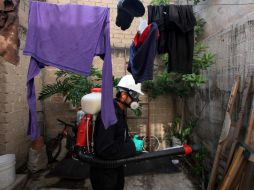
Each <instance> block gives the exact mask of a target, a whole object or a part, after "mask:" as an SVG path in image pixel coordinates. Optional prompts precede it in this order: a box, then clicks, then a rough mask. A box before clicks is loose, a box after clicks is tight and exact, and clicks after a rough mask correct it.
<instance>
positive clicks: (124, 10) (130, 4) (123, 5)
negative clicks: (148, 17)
mask: <svg viewBox="0 0 254 190" xmlns="http://www.w3.org/2000/svg"><path fill="white" fill-rule="evenodd" d="M144 14H145V7H144V5H143V4H142V2H141V1H139V0H120V1H119V2H118V5H117V17H116V25H117V26H118V27H121V29H122V30H126V29H128V28H129V27H130V25H131V23H132V21H133V19H134V17H141V16H143V15H144Z"/></svg>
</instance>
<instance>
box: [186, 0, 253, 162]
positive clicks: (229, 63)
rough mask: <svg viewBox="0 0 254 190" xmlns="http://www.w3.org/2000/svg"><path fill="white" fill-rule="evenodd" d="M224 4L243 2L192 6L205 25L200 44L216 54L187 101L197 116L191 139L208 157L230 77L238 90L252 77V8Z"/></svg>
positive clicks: (219, 0)
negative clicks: (237, 82) (238, 78)
mask: <svg viewBox="0 0 254 190" xmlns="http://www.w3.org/2000/svg"><path fill="white" fill-rule="evenodd" d="M225 3H226V4H229V3H233V4H241V3H246V1H237V0H235V1H223V0H215V1H205V2H201V3H200V4H206V5H202V6H196V7H195V12H197V13H198V15H200V17H201V18H204V19H205V20H206V22H207V24H206V26H205V35H204V36H203V42H204V43H205V44H206V45H207V46H208V47H209V51H211V52H212V53H214V54H215V55H216V63H215V64H214V65H213V66H211V67H210V68H209V69H208V70H207V71H203V74H204V75H205V76H206V78H207V80H208V81H207V83H206V84H205V85H204V86H203V87H202V89H201V90H200V91H198V92H197V93H196V95H195V97H194V98H191V99H189V100H188V111H189V113H190V114H192V115H197V116H200V122H199V125H200V126H199V128H197V129H196V135H195V139H196V141H199V142H202V143H203V144H204V145H205V146H206V148H207V149H208V150H209V153H210V154H211V156H212V157H211V158H213V157H214V154H215V151H216V147H217V144H218V139H219V135H220V133H221V128H222V123H223V120H224V115H225V111H226V106H227V102H228V98H229V94H230V90H231V87H232V85H233V83H234V78H235V76H236V75H241V77H242V78H241V79H242V80H241V91H242V88H243V82H244V79H245V77H246V75H247V74H253V60H254V54H253V50H254V46H253V44H254V41H253V29H254V21H253V20H254V5H225ZM218 4H224V5H218ZM238 100H239V99H238ZM238 105H239V104H238ZM238 107H239V106H238ZM202 109H203V111H202ZM234 116H236V114H234ZM245 123H246V122H245Z"/></svg>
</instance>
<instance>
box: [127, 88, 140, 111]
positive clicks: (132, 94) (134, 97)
mask: <svg viewBox="0 0 254 190" xmlns="http://www.w3.org/2000/svg"><path fill="white" fill-rule="evenodd" d="M129 95H130V97H131V99H132V101H131V103H130V108H131V109H132V110H136V109H138V107H139V103H138V101H139V99H138V97H139V94H138V93H137V92H133V91H129Z"/></svg>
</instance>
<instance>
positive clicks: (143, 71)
mask: <svg viewBox="0 0 254 190" xmlns="http://www.w3.org/2000/svg"><path fill="white" fill-rule="evenodd" d="M158 37H159V30H158V27H157V24H156V23H154V22H153V23H152V24H150V25H148V26H147V27H146V29H145V30H144V31H143V32H142V34H141V35H140V34H139V33H137V34H136V36H135V38H134V41H133V43H132V44H131V47H130V60H129V64H128V68H127V69H128V71H129V72H130V73H131V74H132V76H133V78H134V80H135V82H136V83H141V82H143V81H145V80H152V79H153V66H154V59H155V56H156V53H157V42H158Z"/></svg>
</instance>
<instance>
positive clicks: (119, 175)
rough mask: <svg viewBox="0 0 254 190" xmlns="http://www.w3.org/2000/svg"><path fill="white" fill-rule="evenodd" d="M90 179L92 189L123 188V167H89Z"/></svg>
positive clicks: (114, 189)
mask: <svg viewBox="0 0 254 190" xmlns="http://www.w3.org/2000/svg"><path fill="white" fill-rule="evenodd" d="M90 180H91V183H92V187H93V190H123V188H124V169H123V167H119V168H114V169H103V168H95V167H91V168H90Z"/></svg>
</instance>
